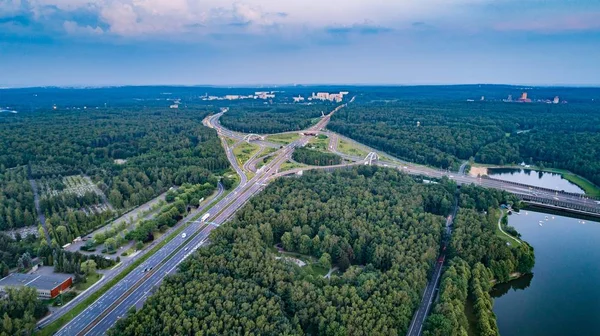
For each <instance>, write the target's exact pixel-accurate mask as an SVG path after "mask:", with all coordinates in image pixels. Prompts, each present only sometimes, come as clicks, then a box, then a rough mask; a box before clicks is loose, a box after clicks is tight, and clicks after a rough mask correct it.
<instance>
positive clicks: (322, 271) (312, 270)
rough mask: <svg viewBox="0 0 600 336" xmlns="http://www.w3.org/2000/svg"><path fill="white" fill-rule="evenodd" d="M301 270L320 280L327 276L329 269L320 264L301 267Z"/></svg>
mask: <svg viewBox="0 0 600 336" xmlns="http://www.w3.org/2000/svg"><path fill="white" fill-rule="evenodd" d="M302 270H304V271H305V272H306V273H308V274H312V275H313V276H315V277H320V278H322V277H324V276H325V275H326V274H327V272H329V269H327V268H325V267H323V266H321V265H320V264H311V265H306V266H304V267H302Z"/></svg>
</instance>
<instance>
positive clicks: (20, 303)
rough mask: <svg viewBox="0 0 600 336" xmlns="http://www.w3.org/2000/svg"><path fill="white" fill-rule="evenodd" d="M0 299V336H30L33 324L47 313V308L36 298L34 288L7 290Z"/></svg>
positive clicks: (33, 327)
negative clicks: (4, 295) (5, 294)
mask: <svg viewBox="0 0 600 336" xmlns="http://www.w3.org/2000/svg"><path fill="white" fill-rule="evenodd" d="M6 292H7V294H8V295H7V297H2V298H0V316H1V318H2V323H0V336H13V335H31V334H32V333H33V330H34V329H35V323H36V321H37V320H38V319H40V318H42V317H43V316H44V315H46V314H47V313H48V307H46V305H45V304H44V303H42V301H40V300H39V299H38V298H37V291H36V290H35V288H30V287H22V288H19V289H14V288H8V289H7V290H6Z"/></svg>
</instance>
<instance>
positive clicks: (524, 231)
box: [491, 174, 600, 336]
mask: <svg viewBox="0 0 600 336" xmlns="http://www.w3.org/2000/svg"><path fill="white" fill-rule="evenodd" d="M536 175H537V174H536ZM540 221H541V222H543V226H540V225H539V222H540ZM508 223H509V225H511V226H513V227H515V228H516V229H517V231H519V233H521V235H522V238H523V240H526V241H527V242H528V243H529V244H531V246H533V248H534V249H535V267H534V268H533V272H534V274H535V276H533V275H529V276H527V277H523V278H521V279H517V280H514V281H512V282H509V283H507V284H504V285H498V286H496V287H495V288H494V290H493V291H492V292H491V295H492V296H493V297H494V313H495V314H496V317H497V320H498V328H499V329H500V334H501V335H502V336H513V335H514V336H530V335H531V336H538V335H543V336H565V335H577V336H583V335H585V336H588V335H593V336H597V335H600V285H599V284H600V268H599V267H598V261H599V260H600V248H599V247H598V243H599V242H600V223H599V222H598V221H594V220H582V219H577V218H571V217H565V216H560V215H558V214H553V215H552V214H546V213H541V212H536V211H531V210H529V211H527V212H523V211H521V215H518V216H517V215H512V216H510V217H509V219H508Z"/></svg>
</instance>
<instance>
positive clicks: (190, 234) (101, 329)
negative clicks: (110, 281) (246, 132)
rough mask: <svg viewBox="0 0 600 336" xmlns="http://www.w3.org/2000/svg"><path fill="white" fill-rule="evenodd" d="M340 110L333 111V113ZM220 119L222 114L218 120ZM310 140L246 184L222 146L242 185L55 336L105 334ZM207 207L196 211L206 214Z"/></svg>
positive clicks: (282, 153) (279, 155)
mask: <svg viewBox="0 0 600 336" xmlns="http://www.w3.org/2000/svg"><path fill="white" fill-rule="evenodd" d="M339 108H340V107H338V108H336V109H335V110H334V111H333V112H332V113H334V112H335V111H337V110H338V109H339ZM220 115H222V113H220V114H218V115H217V116H220ZM330 116H331V114H329V115H327V116H325V117H324V118H323V119H322V120H321V121H319V123H317V124H316V125H315V126H313V127H311V130H320V129H322V128H323V127H325V126H326V125H327V122H328V121H329V118H330ZM205 121H206V123H205V124H206V125H207V126H208V127H215V125H216V126H217V127H220V125H219V124H218V122H217V121H218V118H217V120H214V118H208V119H206V120H205ZM218 131H219V134H221V135H222V134H224V133H225V132H224V131H222V130H218ZM242 139H243V138H242ZM309 140H310V137H309V136H303V137H301V138H300V139H298V140H296V141H294V142H292V143H290V144H288V145H286V146H283V147H282V148H281V149H279V150H278V151H277V152H276V154H275V155H276V157H275V158H274V159H273V160H272V161H271V162H269V163H268V164H267V165H265V166H263V167H262V168H261V169H259V170H258V172H257V174H256V175H255V176H254V177H253V178H252V179H250V180H249V181H247V180H246V179H245V174H244V173H243V171H241V168H240V167H239V165H238V163H237V160H236V158H235V156H233V153H231V149H229V147H228V146H227V143H226V142H225V143H224V146H225V148H226V149H227V150H226V151H227V157H228V159H229V160H230V162H231V164H232V165H233V166H234V168H235V170H236V172H238V174H239V173H240V171H241V174H240V178H242V181H243V183H240V184H239V185H238V186H237V187H236V188H235V189H234V190H233V191H232V192H231V193H230V194H229V195H227V196H226V197H224V198H223V199H221V200H220V201H218V202H217V203H216V204H215V205H214V206H212V207H210V209H208V210H207V212H208V213H210V214H211V216H210V217H209V218H208V220H209V221H210V223H200V222H198V221H196V222H193V223H191V224H190V225H189V226H188V227H186V228H185V229H184V230H183V231H182V233H185V238H183V236H182V235H180V236H179V237H176V238H175V239H173V240H171V241H170V242H168V243H167V244H166V245H165V246H163V247H162V248H161V249H160V250H158V251H157V252H156V253H155V254H153V255H152V256H151V257H150V258H148V260H146V261H145V262H144V263H142V264H141V265H139V266H138V267H137V268H135V269H134V270H133V271H132V272H131V273H129V274H128V275H127V276H125V278H124V279H122V280H121V281H119V283H118V284H117V285H115V286H113V287H112V288H110V289H109V290H108V291H107V292H106V293H104V294H103V295H102V296H101V297H100V298H99V299H98V300H96V301H95V302H94V303H93V304H91V305H90V306H88V307H87V308H86V309H85V310H84V311H83V312H81V313H80V314H79V315H77V316H76V317H75V318H74V319H73V320H71V321H70V322H69V323H68V324H66V325H65V326H64V327H63V328H62V329H60V330H59V331H58V332H57V334H56V335H103V334H105V333H106V331H107V330H108V329H109V328H110V327H111V326H112V325H114V323H115V322H116V321H117V320H118V319H119V318H121V317H122V316H124V315H125V314H126V313H127V310H128V309H129V308H130V307H132V306H134V305H139V303H140V301H141V302H143V301H144V300H145V299H146V298H147V297H148V295H149V293H150V291H151V289H152V288H154V287H155V286H156V285H158V284H160V282H161V281H162V279H163V278H164V277H165V276H166V275H167V274H170V273H172V272H173V271H174V270H175V269H176V267H177V265H178V264H179V263H180V262H181V261H183V260H184V259H185V258H186V257H187V256H189V255H190V254H191V253H192V252H193V251H194V250H196V249H197V248H199V247H200V246H201V245H202V244H203V243H204V242H205V241H206V239H207V238H208V235H209V234H210V232H211V231H212V230H213V229H214V228H215V227H217V226H219V225H221V224H223V223H224V222H226V221H227V220H228V219H229V218H230V217H231V216H232V215H233V214H234V213H235V212H236V211H237V210H238V209H239V208H240V207H241V206H243V205H244V204H245V203H246V202H247V201H248V200H249V199H250V198H251V197H252V196H253V195H255V194H256V193H258V192H259V191H261V190H262V189H263V188H264V187H265V186H266V184H267V182H268V181H269V180H270V179H271V178H272V176H273V175H275V174H276V173H277V172H278V170H279V167H280V166H281V164H283V163H284V162H286V161H287V160H288V159H289V158H290V157H291V155H292V153H293V151H294V148H296V147H298V146H304V145H305V144H306V143H307V142H308V141H309ZM209 205H210V204H208V205H206V206H205V207H203V208H201V209H199V210H198V211H203V210H206V208H208V207H209ZM188 221H189V219H188Z"/></svg>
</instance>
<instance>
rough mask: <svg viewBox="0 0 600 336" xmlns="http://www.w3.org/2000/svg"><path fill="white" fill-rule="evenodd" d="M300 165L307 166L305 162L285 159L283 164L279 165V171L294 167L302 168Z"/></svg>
mask: <svg viewBox="0 0 600 336" xmlns="http://www.w3.org/2000/svg"><path fill="white" fill-rule="evenodd" d="M302 167H308V166H307V165H305V164H302V163H296V162H291V161H286V162H285V163H284V164H282V165H281V167H280V169H279V171H280V172H284V171H288V170H292V169H295V168H302Z"/></svg>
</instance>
